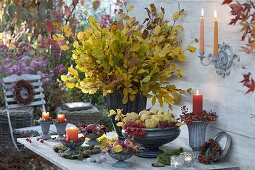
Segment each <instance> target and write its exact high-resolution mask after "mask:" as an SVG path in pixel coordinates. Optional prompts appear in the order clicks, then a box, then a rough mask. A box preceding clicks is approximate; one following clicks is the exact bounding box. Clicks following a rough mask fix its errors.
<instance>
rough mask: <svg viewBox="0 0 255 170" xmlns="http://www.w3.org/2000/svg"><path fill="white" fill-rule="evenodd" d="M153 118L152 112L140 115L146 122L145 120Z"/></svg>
mask: <svg viewBox="0 0 255 170" xmlns="http://www.w3.org/2000/svg"><path fill="white" fill-rule="evenodd" d="M150 118H151V115H150V114H148V113H147V114H146V113H145V114H143V115H142V116H141V117H140V120H141V121H142V122H144V121H145V120H147V119H150Z"/></svg>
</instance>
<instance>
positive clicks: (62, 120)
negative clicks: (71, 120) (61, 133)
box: [57, 114, 65, 123]
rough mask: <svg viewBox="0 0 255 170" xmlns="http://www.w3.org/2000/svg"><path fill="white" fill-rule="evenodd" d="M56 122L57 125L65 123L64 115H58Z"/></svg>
mask: <svg viewBox="0 0 255 170" xmlns="http://www.w3.org/2000/svg"><path fill="white" fill-rule="evenodd" d="M57 120H58V122H59V123H63V122H65V115H64V114H58V118H57Z"/></svg>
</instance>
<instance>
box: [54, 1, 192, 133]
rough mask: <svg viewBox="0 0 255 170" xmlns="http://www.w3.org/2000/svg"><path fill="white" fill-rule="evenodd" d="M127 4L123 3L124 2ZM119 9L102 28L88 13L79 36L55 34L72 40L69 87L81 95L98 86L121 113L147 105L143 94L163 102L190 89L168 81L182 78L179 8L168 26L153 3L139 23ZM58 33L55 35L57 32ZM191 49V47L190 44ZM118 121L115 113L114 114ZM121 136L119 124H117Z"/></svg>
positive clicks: (181, 11) (182, 56) (162, 12)
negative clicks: (79, 91)
mask: <svg viewBox="0 0 255 170" xmlns="http://www.w3.org/2000/svg"><path fill="white" fill-rule="evenodd" d="M125 5H126V4H124V6H125ZM125 9H128V11H127V13H125V12H120V13H119V20H118V21H115V22H113V23H112V24H111V25H110V26H109V28H103V27H101V26H100V24H99V23H98V22H97V21H96V20H95V18H94V17H91V16H90V17H89V18H88V21H89V25H90V27H89V28H87V29H85V30H84V31H81V32H79V33H78V34H77V36H70V35H64V36H63V35H58V38H59V37H61V38H59V39H61V40H64V39H65V38H70V37H71V38H72V39H74V42H73V44H72V46H73V51H72V52H73V54H72V60H73V61H74V62H75V67H74V68H73V67H70V68H69V69H68V70H69V74H68V75H62V76H61V79H62V80H63V81H64V82H65V84H66V85H67V87H69V88H74V87H77V88H79V89H80V90H81V91H82V92H84V93H89V94H93V93H95V92H96V91H98V90H102V92H103V95H105V96H107V98H108V109H109V110H110V109H115V110H116V109H117V108H121V109H123V113H124V114H126V113H127V112H132V111H135V112H137V113H139V112H140V111H142V110H144V109H145V108H146V102H147V98H151V99H152V104H153V105H154V104H155V102H156V100H158V102H159V103H160V105H161V106H163V103H164V102H165V103H167V104H168V105H169V107H171V106H172V105H173V104H174V100H175V96H176V95H175V94H184V93H186V92H190V90H191V89H188V90H183V89H179V88H177V87H176V86H175V85H174V84H173V83H171V82H170V81H169V79H171V78H174V77H177V76H179V77H181V76H182V72H183V71H182V69H181V68H180V67H179V63H180V62H183V61H184V60H185V54H184V51H185V49H182V47H181V39H178V38H177V36H179V32H180V31H181V30H182V29H183V27H182V26H181V25H177V20H178V19H179V18H180V17H181V16H182V15H183V14H184V10H183V9H179V11H178V12H176V13H175V14H174V15H173V23H172V24H171V25H170V24H169V22H168V21H167V20H165V19H164V15H165V11H164V9H163V8H161V9H160V10H159V11H157V9H156V7H155V6H154V4H151V5H150V9H149V8H146V10H147V13H148V17H147V18H145V21H144V24H140V23H139V21H137V20H136V18H135V17H130V16H129V15H128V12H130V11H131V10H132V9H133V8H132V7H131V6H129V7H128V6H126V8H125ZM55 37H56V36H55ZM186 50H189V51H191V52H194V51H195V48H194V47H192V46H188V48H187V49H186ZM112 120H113V124H114V126H115V125H116V123H115V122H114V121H115V118H114V116H113V117H112ZM115 129H116V132H117V133H118V135H119V136H122V134H121V128H120V127H117V126H115Z"/></svg>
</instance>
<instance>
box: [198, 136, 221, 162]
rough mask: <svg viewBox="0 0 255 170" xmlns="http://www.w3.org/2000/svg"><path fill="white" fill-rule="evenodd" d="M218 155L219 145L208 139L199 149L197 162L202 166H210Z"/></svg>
mask: <svg viewBox="0 0 255 170" xmlns="http://www.w3.org/2000/svg"><path fill="white" fill-rule="evenodd" d="M219 154H220V145H219V144H218V143H217V142H216V141H215V140H214V139H209V140H208V141H207V142H205V143H204V144H203V145H202V146H201V149H200V154H199V156H198V160H199V162H200V163H203V164H210V163H211V162H212V161H215V160H216V159H217V157H218V156H219Z"/></svg>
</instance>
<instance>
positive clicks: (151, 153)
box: [124, 127, 181, 158]
mask: <svg viewBox="0 0 255 170" xmlns="http://www.w3.org/2000/svg"><path fill="white" fill-rule="evenodd" d="M143 130H145V131H146V132H147V135H146V136H143V137H135V142H136V143H138V144H140V145H141V146H142V147H144V149H141V150H140V152H139V153H138V156H140V157H144V158H156V157H157V156H158V155H159V154H161V153H162V152H163V151H161V150H160V149H159V147H160V146H162V145H164V144H167V143H169V142H172V141H173V140H175V139H176V138H177V137H178V136H179V135H180V132H181V130H180V128H179V127H172V128H153V129H147V128H143ZM124 135H125V136H127V135H126V134H125V133H124Z"/></svg>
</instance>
